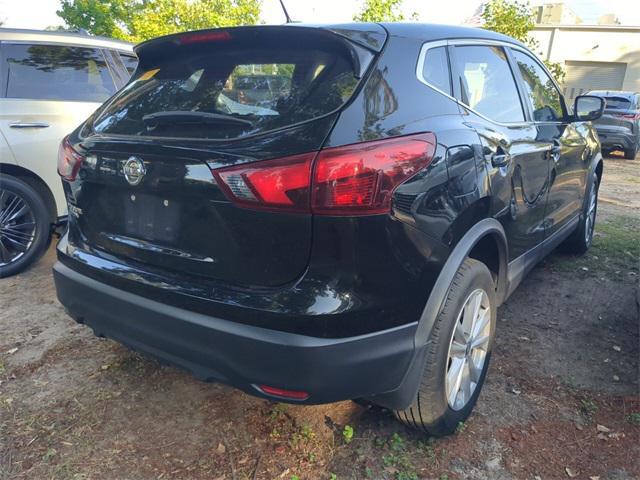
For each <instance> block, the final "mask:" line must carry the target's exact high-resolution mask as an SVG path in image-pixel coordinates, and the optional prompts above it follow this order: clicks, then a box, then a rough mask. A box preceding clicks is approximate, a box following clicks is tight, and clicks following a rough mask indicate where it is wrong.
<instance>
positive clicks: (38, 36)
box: [0, 28, 133, 53]
mask: <svg viewBox="0 0 640 480" xmlns="http://www.w3.org/2000/svg"><path fill="white" fill-rule="evenodd" d="M0 42H39V43H40V42H42V43H55V44H59V45H74V46H81V47H100V48H111V49H114V50H120V51H122V52H126V53H133V44H131V43H128V42H124V41H121V40H115V39H113V38H106V37H98V36H94V35H89V34H87V33H75V32H67V31H62V30H60V31H45V30H28V29H22V28H0Z"/></svg>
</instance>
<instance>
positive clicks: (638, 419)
mask: <svg viewBox="0 0 640 480" xmlns="http://www.w3.org/2000/svg"><path fill="white" fill-rule="evenodd" d="M627 420H628V421H629V423H632V424H633V425H640V412H633V413H630V414H629V415H627Z"/></svg>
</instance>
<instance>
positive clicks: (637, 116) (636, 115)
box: [615, 113, 640, 120]
mask: <svg viewBox="0 0 640 480" xmlns="http://www.w3.org/2000/svg"><path fill="white" fill-rule="evenodd" d="M615 116H616V117H619V118H624V119H625V120H640V113H616V114H615Z"/></svg>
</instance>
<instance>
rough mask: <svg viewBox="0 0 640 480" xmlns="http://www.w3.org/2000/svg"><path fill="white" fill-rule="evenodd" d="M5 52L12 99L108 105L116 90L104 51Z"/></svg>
mask: <svg viewBox="0 0 640 480" xmlns="http://www.w3.org/2000/svg"><path fill="white" fill-rule="evenodd" d="M2 49H3V51H4V58H5V62H6V65H5V66H6V72H7V73H6V74H7V84H6V92H5V93H6V96H7V97H9V98H29V99H37V100H79V101H86V102H104V101H105V100H106V99H107V98H109V97H110V96H111V95H112V94H113V93H114V92H115V90H116V89H115V85H114V83H113V80H112V78H111V75H110V73H109V70H108V68H107V64H106V63H105V60H104V57H103V56H102V53H101V52H100V50H96V49H92V48H82V47H65V46H58V45H11V44H5V45H3V47H2Z"/></svg>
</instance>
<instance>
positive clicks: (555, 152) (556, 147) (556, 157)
mask: <svg viewBox="0 0 640 480" xmlns="http://www.w3.org/2000/svg"><path fill="white" fill-rule="evenodd" d="M549 156H550V157H551V159H552V160H553V161H554V162H556V163H558V161H560V144H559V143H557V142H555V141H554V142H553V145H552V146H551V148H550V149H549Z"/></svg>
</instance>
